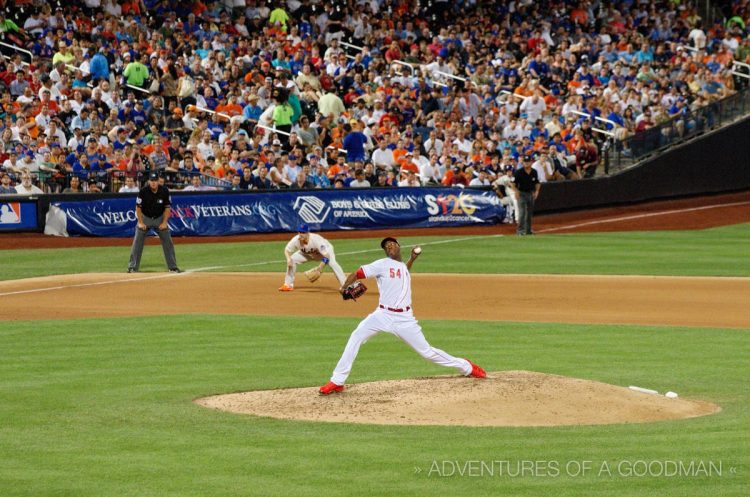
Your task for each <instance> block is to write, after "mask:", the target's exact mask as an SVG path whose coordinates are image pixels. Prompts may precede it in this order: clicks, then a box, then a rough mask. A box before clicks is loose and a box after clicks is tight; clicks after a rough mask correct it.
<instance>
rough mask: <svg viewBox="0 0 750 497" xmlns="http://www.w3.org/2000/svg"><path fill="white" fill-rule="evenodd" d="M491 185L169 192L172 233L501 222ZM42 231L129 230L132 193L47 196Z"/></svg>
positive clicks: (109, 233)
mask: <svg viewBox="0 0 750 497" xmlns="http://www.w3.org/2000/svg"><path fill="white" fill-rule="evenodd" d="M504 216H505V211H504V208H503V206H502V205H501V204H500V202H499V199H498V198H497V196H496V195H495V193H494V192H493V191H483V190H471V189H465V190H464V189H460V188H399V189H392V190H374V189H373V190H370V189H361V190H355V189H352V190H340V189H334V190H309V191H295V192H273V193H244V194H229V193H227V194H220V193H213V194H178V195H172V214H171V217H170V219H169V227H170V229H171V230H172V234H173V235H174V236H224V235H238V234H245V233H268V232H278V231H295V230H296V229H297V226H298V225H299V224H300V223H301V222H305V223H307V224H309V225H310V227H311V228H312V229H313V230H315V231H333V230H366V229H378V228H427V227H436V226H465V225H472V224H494V223H500V222H502V220H503V218H504ZM47 220H48V223H47V224H48V225H47V229H46V230H45V232H46V233H48V234H54V235H62V236H78V235H86V236H105V237H129V236H133V230H134V229H135V225H136V215H135V198H133V197H127V198H107V199H101V198H100V199H96V200H94V199H92V200H89V201H72V202H64V201H63V202H53V203H52V204H51V206H50V212H49V214H48V217H47Z"/></svg>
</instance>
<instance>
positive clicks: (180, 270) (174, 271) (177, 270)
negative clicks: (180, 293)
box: [169, 267, 182, 273]
mask: <svg viewBox="0 0 750 497" xmlns="http://www.w3.org/2000/svg"><path fill="white" fill-rule="evenodd" d="M169 272H170V273H181V272H182V269H180V268H178V267H173V268H172V269H170V270H169Z"/></svg>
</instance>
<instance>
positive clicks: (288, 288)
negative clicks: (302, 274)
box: [279, 283, 294, 292]
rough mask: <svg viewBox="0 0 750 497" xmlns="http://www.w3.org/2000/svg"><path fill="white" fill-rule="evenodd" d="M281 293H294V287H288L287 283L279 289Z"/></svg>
mask: <svg viewBox="0 0 750 497" xmlns="http://www.w3.org/2000/svg"><path fill="white" fill-rule="evenodd" d="M279 291H280V292H293V291H294V287H293V286H289V285H287V284H286V283H285V284H283V285H281V287H279Z"/></svg>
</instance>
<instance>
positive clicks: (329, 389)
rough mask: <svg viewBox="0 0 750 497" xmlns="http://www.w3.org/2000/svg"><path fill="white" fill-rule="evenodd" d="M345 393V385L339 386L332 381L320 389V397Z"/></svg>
mask: <svg viewBox="0 0 750 497" xmlns="http://www.w3.org/2000/svg"><path fill="white" fill-rule="evenodd" d="M343 391H344V385H337V384H335V383H334V382H332V381H329V382H328V383H326V384H325V385H323V386H322V387H320V390H319V392H320V395H331V394H332V393H334V392H343Z"/></svg>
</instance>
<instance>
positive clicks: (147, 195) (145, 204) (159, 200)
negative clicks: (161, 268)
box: [128, 173, 180, 273]
mask: <svg viewBox="0 0 750 497" xmlns="http://www.w3.org/2000/svg"><path fill="white" fill-rule="evenodd" d="M158 181H159V176H158V175H157V174H156V173H151V174H150V175H149V177H148V184H147V185H146V186H145V187H143V188H141V191H140V192H139V193H138V199H137V200H136V204H135V212H136V216H137V217H138V220H139V221H141V222H142V223H143V224H145V225H146V229H145V230H143V229H140V228H139V227H138V226H137V225H136V227H135V237H134V238H133V247H132V249H131V250H130V263H129V264H128V272H129V273H134V272H136V271H138V268H139V267H140V265H141V254H142V253H143V241H144V240H145V239H146V235H147V234H148V232H149V230H150V229H152V228H153V229H154V231H156V233H157V234H158V235H159V239H160V240H161V248H162V249H163V250H164V259H165V260H166V261H167V267H168V268H169V270H170V271H172V272H176V273H179V272H180V268H178V267H177V260H176V259H175V255H174V244H173V243H172V236H171V235H170V233H169V227H167V228H166V229H163V230H160V229H159V225H161V223H162V221H164V211H166V210H167V209H170V210H171V205H172V202H171V200H170V198H169V190H168V189H167V187H165V186H162V185H160V184H159V182H158Z"/></svg>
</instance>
